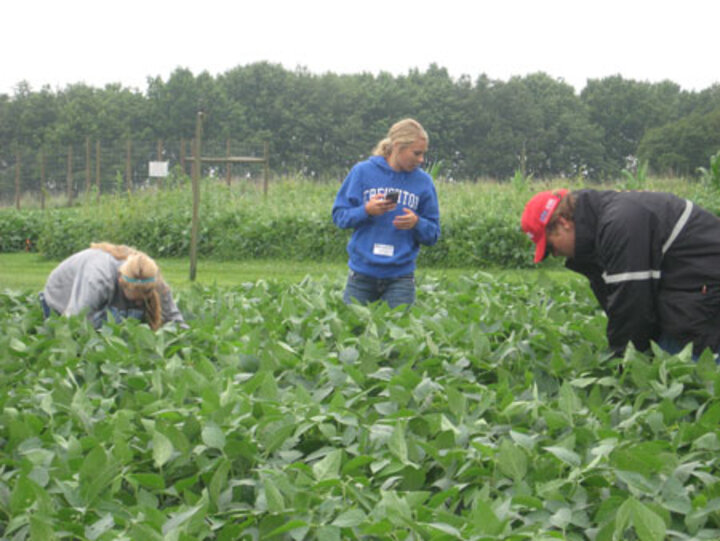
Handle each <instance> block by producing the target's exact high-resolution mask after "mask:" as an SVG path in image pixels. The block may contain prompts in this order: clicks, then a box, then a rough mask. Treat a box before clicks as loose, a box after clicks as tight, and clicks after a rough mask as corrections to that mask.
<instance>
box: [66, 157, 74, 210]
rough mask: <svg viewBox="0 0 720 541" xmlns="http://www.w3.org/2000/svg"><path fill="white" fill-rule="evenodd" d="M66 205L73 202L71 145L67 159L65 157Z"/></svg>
mask: <svg viewBox="0 0 720 541" xmlns="http://www.w3.org/2000/svg"><path fill="white" fill-rule="evenodd" d="M67 200H68V202H67V204H68V207H69V206H71V205H72V201H73V148H72V145H69V146H68V157H67Z"/></svg>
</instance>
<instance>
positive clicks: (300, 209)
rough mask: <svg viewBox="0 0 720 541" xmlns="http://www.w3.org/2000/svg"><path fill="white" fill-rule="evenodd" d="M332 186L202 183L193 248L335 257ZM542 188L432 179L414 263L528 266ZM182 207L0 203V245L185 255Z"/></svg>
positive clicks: (124, 201) (238, 254) (151, 195)
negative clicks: (429, 234)
mask: <svg viewBox="0 0 720 541" xmlns="http://www.w3.org/2000/svg"><path fill="white" fill-rule="evenodd" d="M337 187H338V185H337V184H322V183H316V184H313V183H302V182H287V183H284V184H282V183H278V184H276V185H275V186H273V189H272V190H271V191H270V192H269V194H268V196H267V197H265V196H264V195H263V194H262V192H252V191H248V190H247V188H244V189H245V191H243V189H241V188H233V189H227V188H226V187H223V186H222V185H219V184H206V185H204V187H203V190H202V194H201V206H200V209H199V212H200V228H199V238H198V255H199V256H200V257H202V258H212V259H219V260H243V259H256V258H283V259H288V260H316V261H344V260H345V259H346V257H347V254H346V252H345V246H346V244H347V240H348V238H349V235H350V232H349V231H347V230H341V229H339V228H337V227H336V226H335V225H334V224H333V223H332V220H331V216H330V209H331V208H332V202H333V199H334V195H335V192H336V191H337ZM577 187H578V186H576V187H575V188H577ZM530 188H532V190H530ZM547 188H548V186H547V185H536V186H528V187H525V188H524V189H521V190H517V189H514V188H513V187H512V186H509V185H507V184H506V185H499V184H492V185H488V184H485V185H480V184H478V185H468V184H464V185H463V184H458V185H445V184H441V185H439V186H438V194H439V198H440V203H441V223H442V235H441V239H440V241H439V242H438V243H437V244H436V245H435V246H433V247H423V248H422V249H421V251H420V258H419V261H418V264H419V265H422V266H433V267H468V266H472V267H511V268H522V267H529V266H531V265H532V258H531V255H532V250H531V245H530V242H529V241H528V240H527V238H526V237H525V235H524V234H523V233H522V232H521V230H520V227H519V221H520V214H521V212H522V208H523V206H524V204H525V202H526V201H527V199H528V198H529V197H530V196H531V195H532V193H534V192H535V191H537V190H540V189H547ZM648 189H651V188H650V187H648ZM653 189H662V190H665V191H673V192H675V193H678V195H682V196H684V197H689V198H690V199H692V200H693V201H695V202H696V203H698V204H700V205H702V206H704V207H706V208H708V209H709V210H711V211H713V212H718V211H720V208H719V199H720V198H718V197H717V194H716V193H715V192H713V191H711V190H708V189H706V188H704V187H702V186H700V185H693V184H687V183H683V182H682V181H675V183H674V184H670V185H667V184H666V185H662V186H659V187H657V186H655V187H653ZM191 217H192V200H191V194H190V190H189V189H188V188H187V187H185V188H180V189H176V190H169V191H165V192H154V191H148V192H143V193H138V194H133V195H132V196H131V197H128V196H124V197H123V196H111V197H109V198H107V199H104V200H103V201H102V202H101V203H99V204H94V205H93V204H87V205H85V206H78V207H73V208H56V209H49V210H45V211H39V210H21V211H18V210H15V209H4V210H1V211H0V250H1V251H2V252H13V251H21V250H25V249H26V248H27V242H26V241H27V240H29V241H30V246H31V247H32V249H35V250H37V251H39V252H40V253H42V254H43V255H44V256H46V257H48V258H51V259H56V260H59V259H62V258H65V257H67V256H68V255H70V254H72V253H74V252H76V251H78V250H81V249H83V248H85V247H87V246H88V245H89V243H90V242H92V241H98V240H106V241H110V242H116V243H123V244H128V245H131V246H135V247H137V248H139V249H142V250H144V251H146V252H147V253H149V254H151V255H152V256H154V257H187V256H188V254H189V252H190V233H191Z"/></svg>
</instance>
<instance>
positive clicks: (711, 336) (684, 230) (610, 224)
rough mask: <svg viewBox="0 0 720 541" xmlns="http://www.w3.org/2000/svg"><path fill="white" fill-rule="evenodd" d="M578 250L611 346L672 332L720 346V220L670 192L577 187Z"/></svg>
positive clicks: (645, 343) (699, 345) (639, 344)
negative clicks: (600, 309) (620, 190)
mask: <svg viewBox="0 0 720 541" xmlns="http://www.w3.org/2000/svg"><path fill="white" fill-rule="evenodd" d="M573 195H574V196H575V198H576V203H575V214H574V221H575V257H574V258H572V259H568V260H567V262H566V266H567V267H568V268H569V269H572V270H574V271H576V272H579V273H581V274H583V275H585V276H587V277H588V279H589V280H590V286H591V288H592V290H593V292H594V293H595V296H596V297H597V299H598V301H599V302H600V304H601V306H602V307H603V309H604V310H605V313H606V314H607V316H608V326H607V337H608V343H609V345H610V348H611V349H613V350H614V351H616V352H618V353H620V352H622V351H623V350H624V349H625V346H626V345H627V344H628V342H632V343H633V344H634V345H635V347H636V348H637V349H640V350H646V349H647V348H648V347H649V346H650V340H653V341H657V340H658V338H659V337H660V335H661V334H667V335H669V336H671V337H673V338H675V339H676V340H678V341H680V342H681V343H683V344H686V343H688V342H693V344H694V347H695V352H696V353H699V352H700V351H702V349H704V348H706V347H710V348H712V349H713V350H714V351H718V349H719V348H720V220H719V219H718V218H717V217H716V216H715V215H713V214H711V213H710V212H708V211H706V210H704V209H702V208H700V207H698V206H697V205H694V204H693V203H692V202H690V201H687V200H685V199H681V198H679V197H676V196H675V195H672V194H668V193H657V192H614V191H594V190H579V191H576V192H573Z"/></svg>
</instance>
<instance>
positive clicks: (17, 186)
mask: <svg viewBox="0 0 720 541" xmlns="http://www.w3.org/2000/svg"><path fill="white" fill-rule="evenodd" d="M20 168H21V165H20V150H19V149H18V150H17V151H16V152H15V208H17V209H18V210H20Z"/></svg>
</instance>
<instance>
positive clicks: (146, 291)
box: [90, 242, 167, 330]
mask: <svg viewBox="0 0 720 541" xmlns="http://www.w3.org/2000/svg"><path fill="white" fill-rule="evenodd" d="M90 248H94V249H96V250H102V251H103V252H107V253H109V254H110V255H111V256H113V257H114V258H115V259H117V260H119V261H124V263H123V264H122V265H120V268H119V269H118V270H119V272H120V280H121V281H122V283H123V285H124V287H126V288H127V289H128V290H130V291H133V292H137V293H139V295H140V296H141V297H142V298H143V301H144V302H145V317H146V319H147V323H148V325H150V328H151V329H153V330H157V329H159V328H160V326H161V325H162V303H161V301H160V292H161V291H164V290H165V289H166V288H167V285H166V284H165V282H164V281H163V279H162V276H161V275H160V269H159V267H158V266H157V263H155V261H154V260H153V259H152V258H151V257H150V256H149V255H147V254H145V253H143V252H141V251H139V250H136V249H135V248H132V247H130V246H125V245H124V244H111V243H109V242H93V243H91V244H90Z"/></svg>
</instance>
